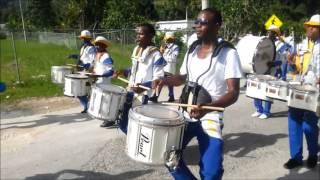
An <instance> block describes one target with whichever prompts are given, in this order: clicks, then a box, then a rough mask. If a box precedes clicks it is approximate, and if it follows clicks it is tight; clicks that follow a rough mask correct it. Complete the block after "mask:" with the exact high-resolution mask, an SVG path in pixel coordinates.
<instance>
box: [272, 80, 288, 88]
mask: <svg viewBox="0 0 320 180" xmlns="http://www.w3.org/2000/svg"><path fill="white" fill-rule="evenodd" d="M276 82H281V83H283V82H284V83H286V85H284V84H277V83H276ZM288 85H289V83H288V82H287V81H283V80H269V81H268V86H272V87H288Z"/></svg>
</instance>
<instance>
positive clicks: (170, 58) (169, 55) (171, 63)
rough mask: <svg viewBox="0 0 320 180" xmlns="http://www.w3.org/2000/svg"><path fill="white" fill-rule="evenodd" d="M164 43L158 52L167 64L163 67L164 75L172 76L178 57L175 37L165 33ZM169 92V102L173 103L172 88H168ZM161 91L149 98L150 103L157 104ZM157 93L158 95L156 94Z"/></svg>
mask: <svg viewBox="0 0 320 180" xmlns="http://www.w3.org/2000/svg"><path fill="white" fill-rule="evenodd" d="M163 40H164V43H163V44H162V45H161V47H160V52H161V53H162V55H163V58H164V59H165V61H166V62H167V65H166V66H165V67H164V69H163V70H164V73H165V74H164V75H165V76H172V75H174V74H176V65H177V58H178V55H179V46H178V45H177V44H176V43H175V36H174V33H173V32H166V34H165V36H164V39H163ZM168 90H169V99H168V101H169V102H173V101H174V100H175V99H174V89H173V86H168ZM160 92H161V90H160V89H159V92H155V93H154V95H153V96H152V97H151V98H150V100H151V101H153V102H157V101H158V96H160ZM157 93H159V94H157Z"/></svg>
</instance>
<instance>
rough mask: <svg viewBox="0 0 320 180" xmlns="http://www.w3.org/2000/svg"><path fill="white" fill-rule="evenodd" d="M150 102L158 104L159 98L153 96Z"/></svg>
mask: <svg viewBox="0 0 320 180" xmlns="http://www.w3.org/2000/svg"><path fill="white" fill-rule="evenodd" d="M149 101H152V102H154V103H157V102H158V97H157V96H152V97H150V98H149Z"/></svg>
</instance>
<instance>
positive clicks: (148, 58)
mask: <svg viewBox="0 0 320 180" xmlns="http://www.w3.org/2000/svg"><path fill="white" fill-rule="evenodd" d="M136 34H137V39H136V42H137V46H136V47H135V48H134V50H133V53H132V56H131V60H132V67H131V69H130V73H125V72H128V70H127V71H124V70H122V71H118V72H116V76H119V75H121V74H130V76H129V92H128V93H127V97H126V102H125V104H124V107H123V110H122V112H121V115H120V116H121V117H119V118H120V120H119V127H120V129H121V130H122V131H123V132H124V133H127V126H128V114H129V110H130V109H131V108H132V103H133V98H134V94H135V93H137V94H141V93H143V99H142V104H147V103H148V100H149V97H150V96H151V95H152V90H144V89H142V88H140V87H139V85H143V86H146V87H149V88H151V86H152V83H153V81H155V80H158V79H161V78H163V76H164V71H163V68H164V66H165V65H166V61H165V60H164V58H163V57H162V55H161V53H160V51H159V49H158V48H157V47H155V46H154V44H153V42H152V39H153V37H154V36H155V29H154V27H153V26H152V25H151V24H148V23H143V24H140V25H139V26H138V27H137V31H136Z"/></svg>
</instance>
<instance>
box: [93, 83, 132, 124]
mask: <svg viewBox="0 0 320 180" xmlns="http://www.w3.org/2000/svg"><path fill="white" fill-rule="evenodd" d="M126 94H127V91H126V89H124V88H122V87H120V86H116V85H112V84H96V85H93V86H92V89H91V97H90V102H89V109H88V114H89V115H90V116H91V117H93V118H96V119H101V120H107V121H115V120H116V119H117V117H118V115H119V112H120V110H122V108H123V105H124V102H125V99H126Z"/></svg>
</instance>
